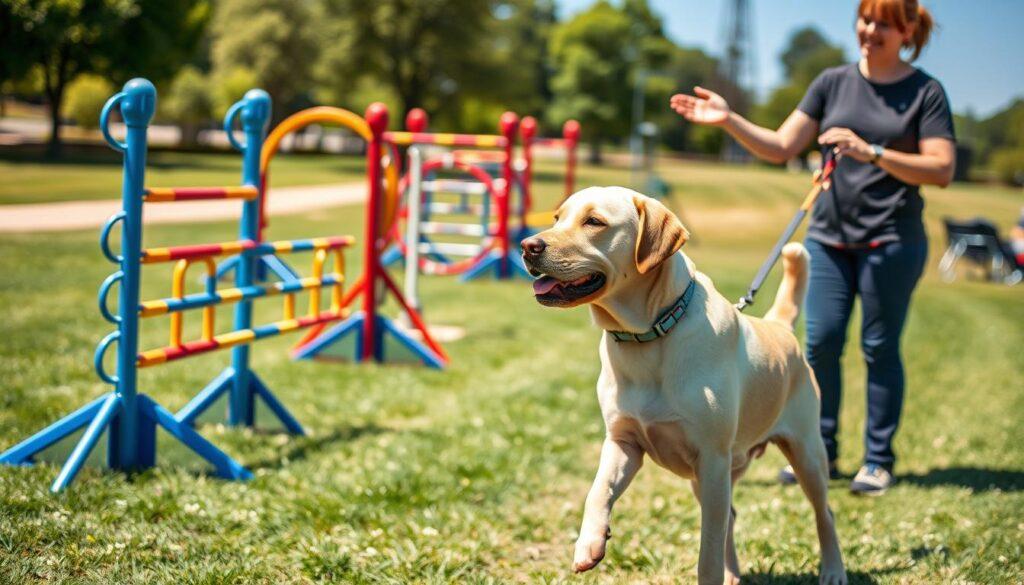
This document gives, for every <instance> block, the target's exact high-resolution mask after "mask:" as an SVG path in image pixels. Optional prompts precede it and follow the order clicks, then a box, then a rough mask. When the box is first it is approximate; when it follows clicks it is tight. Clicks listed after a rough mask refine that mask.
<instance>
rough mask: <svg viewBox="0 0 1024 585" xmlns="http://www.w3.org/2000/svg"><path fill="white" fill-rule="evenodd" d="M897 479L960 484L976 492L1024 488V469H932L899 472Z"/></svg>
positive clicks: (918, 483)
mask: <svg viewBox="0 0 1024 585" xmlns="http://www.w3.org/2000/svg"><path fill="white" fill-rule="evenodd" d="M896 479H897V481H900V482H906V483H908V484H911V485H916V486H921V487H939V486H959V487H965V488H969V489H971V490H973V491H976V492H986V491H991V490H1002V491H1006V492H1018V491H1021V490H1024V471H1018V470H1014V469H987V468H984V467H949V468H947V469H931V470H929V471H927V472H926V473H923V474H898V475H897V476H896Z"/></svg>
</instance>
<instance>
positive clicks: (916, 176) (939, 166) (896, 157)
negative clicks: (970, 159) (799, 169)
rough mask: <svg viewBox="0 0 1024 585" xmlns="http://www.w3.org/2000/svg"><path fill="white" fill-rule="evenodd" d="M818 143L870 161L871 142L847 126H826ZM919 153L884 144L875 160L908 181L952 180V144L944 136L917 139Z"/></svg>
mask: <svg viewBox="0 0 1024 585" xmlns="http://www.w3.org/2000/svg"><path fill="white" fill-rule="evenodd" d="M818 143H819V144H834V145H835V153H836V154H837V155H838V156H849V157H851V158H854V159H856V160H859V161H860V162H871V159H872V158H874V152H873V151H872V150H871V145H870V144H868V143H867V142H866V141H865V140H864V139H863V138H861V137H860V136H857V135H856V134H855V133H854V132H853V131H852V130H850V129H849V128H830V129H828V130H826V131H825V132H824V133H823V134H822V135H821V136H819V137H818ZM918 150H920V151H921V152H920V154H914V153H910V152H900V151H898V150H892V149H889V148H886V149H885V150H884V151H883V152H882V156H881V158H880V159H878V161H877V162H876V164H877V165H878V166H879V167H881V168H882V170H884V171H885V172H887V173H889V174H890V175H892V176H894V177H896V178H897V179H899V180H901V181H903V182H904V183H909V184H911V185H937V186H939V187H946V186H948V185H949V183H950V182H951V181H952V180H953V170H954V168H955V167H956V148H955V147H954V146H953V141H952V140H949V139H948V138H923V139H921V140H920V141H919V142H918Z"/></svg>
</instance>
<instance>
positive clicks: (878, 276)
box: [805, 240, 928, 469]
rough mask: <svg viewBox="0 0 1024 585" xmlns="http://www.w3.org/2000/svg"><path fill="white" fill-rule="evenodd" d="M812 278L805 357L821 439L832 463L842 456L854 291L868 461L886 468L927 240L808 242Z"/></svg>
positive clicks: (896, 423) (890, 462) (899, 407)
mask: <svg viewBox="0 0 1024 585" xmlns="http://www.w3.org/2000/svg"><path fill="white" fill-rule="evenodd" d="M805 245H806V246H807V250H808V251H809V252H810V253H811V276H810V282H809V284H808V290H807V302H806V305H807V361H808V362H810V364H811V367H812V368H813V369H814V375H815V377H816V378H817V380H818V386H819V387H820V388H821V436H822V438H823V439H824V440H825V448H826V450H827V451H828V457H829V460H830V461H832V460H835V459H836V457H837V456H838V453H839V448H838V444H837V442H836V432H837V431H838V430H839V404H840V401H841V398H842V368H841V366H840V358H841V357H842V355H843V346H844V345H846V328H847V324H848V323H849V321H850V313H851V312H852V310H853V301H854V298H855V297H857V296H859V297H860V302H861V311H862V313H863V320H862V322H861V351H862V352H863V354H864V361H865V363H866V364H867V370H868V379H867V401H868V407H867V428H866V429H865V437H864V442H865V456H864V460H865V462H866V463H877V464H879V465H883V466H885V467H887V468H889V469H891V468H892V465H893V463H894V461H895V459H896V457H895V455H894V454H893V450H892V439H893V435H895V433H896V428H897V427H898V426H899V422H900V412H901V411H902V409H903V385H904V378H903V362H902V360H901V358H900V334H901V333H902V332H903V323H904V321H905V320H906V316H907V309H908V308H909V306H910V294H911V292H913V290H914V286H915V285H916V284H917V281H918V279H919V278H920V277H921V273H922V272H923V271H924V266H925V260H926V258H927V256H928V243H927V242H926V241H924V240H920V241H911V242H892V243H889V244H884V245H882V246H879V247H877V248H870V249H859V250H844V249H838V248H833V247H831V246H828V245H825V244H822V243H820V242H816V241H814V240H807V241H806V242H805Z"/></svg>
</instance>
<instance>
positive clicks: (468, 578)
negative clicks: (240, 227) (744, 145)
mask: <svg viewBox="0 0 1024 585" xmlns="http://www.w3.org/2000/svg"><path fill="white" fill-rule="evenodd" d="M553 171H554V167H553V166H551V167H550V168H546V170H545V172H543V173H539V176H540V178H541V179H543V182H542V186H543V189H542V190H541V194H540V196H539V199H540V200H541V201H543V202H550V201H552V200H553V199H555V198H556V196H557V192H558V186H557V183H556V182H557V176H556V175H555V174H554V173H553ZM663 173H664V175H665V176H666V178H667V179H668V180H669V182H670V183H672V184H673V186H674V187H675V188H676V194H675V200H674V202H673V204H674V206H675V207H676V208H677V209H681V210H682V212H683V217H684V218H685V219H686V220H687V222H688V224H689V225H690V227H691V228H693V230H694V234H695V235H696V240H695V241H693V242H691V243H690V244H688V245H687V247H686V248H685V250H686V252H687V253H688V254H689V255H690V256H691V257H692V258H693V259H694V260H695V261H696V263H697V266H698V267H699V268H700V269H701V270H703V271H704V272H706V273H708V274H709V275H710V276H711V277H712V278H713V279H714V280H715V282H716V285H717V287H718V288H719V290H721V291H722V292H723V293H724V294H726V296H728V297H729V298H737V297H738V296H739V294H740V293H741V292H742V291H743V290H744V288H745V286H746V284H747V283H748V281H749V279H750V278H751V277H752V275H753V274H754V272H755V271H756V268H757V266H758V264H759V262H760V261H761V260H762V258H763V257H764V255H765V254H766V253H767V250H768V248H769V247H770V245H771V243H772V240H773V237H774V236H775V235H776V234H777V233H778V232H779V231H780V230H781V229H782V227H783V226H784V225H785V222H786V220H787V219H788V217H789V215H790V214H791V213H792V211H793V208H794V207H795V206H796V205H797V204H798V202H799V201H800V199H801V197H802V195H803V193H804V192H805V191H806V188H807V177H806V176H803V175H790V174H787V173H784V172H781V171H776V170H771V169H760V168H753V169H748V168H737V167H728V166H720V165H698V164H693V163H673V164H671V165H668V164H666V165H663ZM626 177H627V174H626V173H625V171H623V170H619V169H614V168H610V167H606V168H594V167H587V168H584V169H583V171H582V172H581V178H580V183H581V185H587V184H614V183H623V182H625V181H626ZM928 199H929V212H928V214H929V215H928V220H929V229H930V232H931V234H932V241H933V248H932V255H931V257H930V259H929V269H928V272H927V275H926V277H925V279H924V281H923V282H922V284H921V286H920V289H919V291H918V293H917V295H916V297H915V303H914V306H913V310H912V312H911V316H910V320H909V323H908V327H907V331H906V334H905V337H904V355H905V359H906V367H907V372H908V374H907V375H908V379H909V389H908V394H907V403H906V411H905V417H904V422H903V428H902V430H901V432H900V434H899V437H898V440H897V444H896V448H897V451H898V453H899V455H900V457H901V459H900V463H899V467H898V470H897V471H898V475H899V479H900V482H899V484H897V486H896V487H894V488H893V490H892V491H891V492H890V493H889V494H888V495H886V496H885V497H883V498H880V499H858V498H854V497H852V496H851V495H849V494H848V493H847V492H846V490H845V487H846V483H847V481H848V478H847V479H844V480H842V481H834V482H832V484H831V485H832V505H833V508H834V510H835V513H836V517H837V520H838V527H839V534H840V538H841V541H842V545H843V551H844V553H845V558H846V563H847V568H848V570H849V572H850V574H851V577H852V579H851V582H853V583H922V584H924V583H953V582H957V583H1014V582H1019V581H1020V580H1021V579H1024V566H1022V561H1021V559H1022V556H1024V551H1022V545H1021V543H1022V542H1024V513H1022V510H1024V491H1022V490H1024V455H1022V452H1021V445H1022V444H1024V430H1022V426H1021V425H1020V419H1021V415H1022V414H1024V393H1022V392H1021V389H1022V388H1021V378H1020V377H1021V372H1024V354H1022V352H1021V351H1020V348H1021V347H1022V346H1024V328H1022V327H1021V324H1022V323H1024V303H1022V302H1021V291H1022V289H1021V288H1020V287H1017V288H1005V287H1002V286H997V285H992V284H987V283H981V282H969V281H963V280H961V281H957V282H956V283H953V284H946V283H943V282H941V281H940V280H939V278H938V276H937V274H936V270H935V265H936V263H937V261H938V256H939V253H940V251H941V248H942V242H941V241H940V240H941V237H940V233H939V231H938V226H937V223H936V222H937V221H938V218H939V217H940V216H941V214H945V213H949V214H955V215H958V216H973V215H985V216H989V217H993V218H996V219H998V221H999V223H1000V225H1001V226H1003V227H1005V226H1006V225H1007V224H1008V223H1009V222H1012V218H1013V217H1014V215H1015V213H1016V211H1017V208H1018V206H1019V205H1020V195H1019V193H1018V192H1013V191H1009V190H997V189H984V188H975V187H961V186H956V187H954V188H951V189H948V190H945V191H940V190H931V191H930V192H929V193H928ZM360 226H361V214H360V211H359V208H357V207H346V208H339V209H337V210H336V211H334V212H331V213H323V212H321V213H318V214H309V215H306V216H294V217H279V218H275V220H274V223H273V227H272V232H273V233H272V234H271V237H273V238H288V237H299V236H311V235H331V234H333V233H354V234H356V235H358V236H360V239H361V234H360V233H359V230H360ZM234 231H235V228H234V226H233V225H231V224H228V223H210V224H200V225H195V226H188V227H183V226H154V227H152V228H151V229H147V232H146V242H147V245H150V246H155V245H160V244H180V243H187V242H204V241H222V240H224V239H227V238H229V237H231V235H232V234H233V233H234ZM95 240H96V234H95V233H94V232H91V231H89V232H71V233H63V234H46V235H42V234H40V235H18V236H2V237H0V268H2V269H3V273H4V275H5V277H4V279H3V280H2V281H0V320H2V322H3V323H4V335H3V336H2V339H0V379H2V380H4V383H5V388H4V392H3V393H2V394H0V401H2V402H0V446H2V447H6V446H9V445H11V444H13V443H14V442H15V441H17V440H19V439H21V438H23V437H25V436H26V435H28V434H29V433H31V432H34V431H35V430H37V429H39V428H40V427H42V426H43V425H45V424H47V423H48V422H51V421H52V420H54V419H55V418H56V417H58V416H60V415H61V414H62V413H65V412H68V411H69V410H71V409H73V408H75V407H77V406H78V405H81V404H83V403H84V402H86V401H87V400H90V399H91V398H93V397H95V396H97V395H99V394H100V393H102V392H103V391H105V390H106V388H105V387H104V385H103V384H101V383H100V382H99V381H98V380H97V378H96V376H95V374H94V373H93V371H92V366H91V363H92V359H91V358H92V351H93V348H94V347H95V343H96V342H97V341H98V340H99V339H100V337H102V335H104V334H105V333H106V332H107V331H109V329H110V326H109V324H107V323H105V322H104V321H103V320H102V319H101V318H100V316H99V314H98V311H97V310H96V305H95V291H96V287H97V285H98V284H99V283H100V281H101V280H102V278H103V277H105V276H106V274H107V273H109V272H110V271H111V270H112V267H111V266H110V265H109V264H107V263H106V262H105V261H104V260H102V258H101V256H100V254H99V253H98V251H97V250H96V249H95ZM349 258H350V266H351V267H352V269H353V271H355V270H356V269H357V267H358V264H359V261H358V254H357V253H356V252H355V251H353V253H351V254H349ZM292 260H293V261H294V263H295V265H296V266H299V267H306V266H308V260H309V257H308V256H296V257H295V258H293V259H292ZM169 273H170V268H169V267H168V266H157V267H155V268H153V269H152V270H151V269H150V268H149V267H147V269H146V276H145V278H144V279H143V288H144V294H143V296H144V298H153V297H156V296H165V295H166V294H167V293H168V292H169V278H168V275H169ZM55 274H59V275H60V276H61V278H60V279H56V278H54V275H55ZM777 282H778V275H777V274H776V275H774V276H773V279H772V280H770V281H769V283H768V284H767V285H766V286H765V290H764V292H762V295H761V298H760V299H759V303H758V305H756V306H755V307H754V308H753V309H752V311H751V312H752V313H754V314H760V313H761V312H763V311H764V309H765V306H766V305H767V304H768V301H769V299H770V298H771V296H772V295H773V294H774V288H775V286H776V285H777ZM38 291H44V292H42V294H40V293H39V292H38ZM421 296H422V299H423V302H424V305H425V307H426V312H425V314H426V316H427V318H428V320H429V321H431V322H434V323H438V324H447V325H458V326H461V327H464V328H465V329H466V332H467V335H466V337H465V339H463V340H461V341H458V342H454V343H451V344H450V345H449V346H448V349H449V351H450V353H451V355H452V365H451V367H450V368H449V369H448V370H447V371H443V372H438V371H431V370H425V369H421V368H414V367H402V366H398V367H395V366H353V365H346V364H338V363H333V364H332V363H310V362H302V363H293V362H291V361H290V360H289V358H288V356H287V354H286V351H285V350H286V349H287V347H288V345H289V343H290V342H291V339H279V340H274V341H270V342H267V343H265V344H260V345H258V346H256V348H255V349H254V352H253V355H254V363H255V364H256V370H257V371H258V373H259V375H260V376H262V378H263V379H264V380H265V381H266V382H267V383H268V385H269V386H270V387H271V388H272V389H274V390H275V391H276V392H277V393H278V396H279V397H280V398H281V399H282V400H283V401H284V402H285V403H286V404H287V405H288V406H289V408H291V409H292V411H293V413H294V414H295V415H296V416H297V417H298V419H299V420H300V421H301V422H302V423H303V424H304V425H305V426H306V428H307V429H308V431H309V433H310V434H309V436H307V437H289V436H286V435H282V434H279V433H275V432H268V431H256V432H253V431H249V430H234V429H230V428H225V427H223V426H222V425H219V424H216V420H214V421H212V423H208V424H204V425H202V426H200V430H201V432H202V433H203V434H204V435H205V436H207V437H208V438H210V439H211V440H213V441H214V442H215V443H216V444H217V445H219V446H220V447H222V448H223V449H225V450H226V451H227V452H228V453H230V454H232V455H233V456H235V457H237V458H238V459H239V460H240V461H241V462H242V463H243V464H245V465H247V466H248V467H249V468H250V469H252V470H253V471H254V472H255V474H256V477H255V479H253V480H252V481H250V482H247V483H233V482H225V481H221V480H218V479H215V478H213V477H209V476H206V475H203V474H202V473H200V472H201V466H200V465H199V464H197V462H196V461H195V460H194V459H193V458H191V457H190V456H189V455H188V454H187V453H185V452H183V451H182V449H180V448H179V447H178V446H177V445H175V444H174V443H173V442H172V441H169V440H166V439H162V440H161V443H160V445H161V446H160V448H161V451H160V455H159V458H160V464H159V466H158V467H157V468H155V469H153V470H150V471H146V472H144V473H140V474H137V475H133V476H130V477H126V476H124V475H121V474H117V473H111V472H108V471H104V470H101V469H99V468H87V469H85V470H84V471H83V472H82V474H81V476H80V477H79V478H78V480H76V482H75V483H74V484H73V485H72V487H71V489H69V490H68V491H67V492H65V493H63V494H61V495H58V496H54V495H51V494H50V493H49V492H48V491H47V488H48V486H49V483H50V482H51V481H52V480H53V478H54V476H55V474H56V471H57V469H56V467H55V466H53V465H49V464H46V465H37V466H35V467H28V468H10V467H0V575H2V576H5V577H6V579H4V581H5V582H12V583H24V582H44V581H46V582H61V581H70V582H75V583H109V582H124V583H147V584H148V583H221V582H247V583H248V582H254V583H305V582H346V583H411V582H416V583H420V582H426V583H449V582H469V583H505V582H513V583H563V582H564V583H569V582H571V583H676V582H692V581H694V580H695V575H696V562H697V553H698V544H699V513H698V509H697V507H696V505H695V502H694V500H693V496H692V495H691V493H690V489H689V487H688V486H687V485H686V484H685V483H684V482H683V481H682V480H680V479H678V478H676V477H674V476H672V475H671V474H669V473H668V472H666V471H664V470H662V469H660V468H658V467H657V466H656V465H653V464H649V465H647V466H646V467H645V469H644V470H642V471H641V473H640V475H639V477H638V478H637V480H636V481H635V482H634V485H633V486H632V487H631V488H630V490H629V491H628V492H627V493H626V495H625V496H624V497H623V498H622V500H621V501H620V502H619V504H618V506H617V508H616V513H615V518H614V520H613V527H614V538H613V539H612V540H611V542H610V546H609V554H608V557H607V558H606V559H605V561H604V562H603V563H602V564H601V565H600V566H599V567H598V568H597V569H595V570H594V571H593V572H591V573H588V574H586V575H583V576H573V575H572V574H571V572H570V570H569V568H570V562H571V558H572V545H573V541H574V538H575V533H576V530H577V529H578V526H579V521H580V513H581V508H582V503H583V499H584V497H585V494H586V491H587V489H588V488H589V484H590V481H591V479H592V477H593V473H594V471H595V469H596V466H597V459H598V453H599V448H600V441H601V437H602V432H603V429H602V423H601V418H600V414H599V410H598V406H597V402H596V399H595V397H594V390H593V388H594V384H595V381H596V377H597V373H598V358H597V355H596V351H595V350H596V343H597V340H598V337H599V332H598V331H597V330H595V329H594V328H593V327H592V326H591V325H590V323H589V317H588V314H587V312H586V310H585V309H574V310H569V311H559V310H554V309H546V308H543V307H540V306H539V305H537V304H536V303H535V302H534V301H533V299H532V297H531V291H530V288H529V286H528V285H527V284H526V283H525V282H518V283H510V282H489V281H481V282H474V283H472V284H459V283H458V282H457V281H455V280H453V279H435V278H427V279H424V281H423V283H422V295H421ZM278 302H280V301H279V300H265V301H261V302H259V307H260V308H259V310H258V311H257V314H258V316H259V318H261V319H263V320H270V319H273V318H275V317H276V315H277V314H278V313H277V311H278V308H279V305H278V304H277V303H278ZM303 306H304V302H303V300H302V299H301V297H300V302H299V307H300V308H301V307H303ZM388 309H390V310H391V311H393V307H388ZM229 322H230V320H229V319H228V316H227V314H220V315H219V319H218V323H219V324H220V325H219V329H220V330H224V329H223V328H224V327H225V326H227V325H228V324H229ZM855 322H856V321H855ZM165 323H166V321H165V320H163V319H153V320H147V321H145V322H144V324H143V336H142V337H143V339H142V344H143V346H144V347H152V346H155V345H158V344H162V343H164V342H165V336H166V325H165ZM186 323H187V327H188V331H190V332H192V333H193V334H195V332H196V330H197V329H198V315H192V316H190V318H188V319H186ZM850 337H851V339H850V346H849V350H848V351H847V354H846V357H845V362H844V366H845V370H844V379H845V382H846V384H847V386H846V387H847V400H846V402H845V408H844V410H843V419H842V423H843V426H842V431H841V437H842V451H841V459H840V468H841V469H842V470H843V471H844V472H847V473H850V472H853V471H854V470H855V468H856V466H857V465H858V463H859V456H860V455H861V444H862V441H861V432H860V430H861V425H862V424H863V420H864V398H863V397H864V390H863V386H864V368H863V365H862V363H861V360H860V356H859V351H858V350H857V347H858V343H857V338H858V335H857V331H856V328H852V329H851V334H850ZM227 357H228V356H227V353H226V352H220V353H218V354H214V355H208V356H203V357H200V358H197V359H194V360H190V361H189V362H188V363H187V364H184V363H178V364H171V365H167V366H163V367H159V368H156V369H152V370H146V371H143V372H142V374H141V376H140V386H141V389H142V390H143V391H144V392H146V393H148V394H149V395H151V396H152V397H154V398H155V399H156V400H158V401H159V402H160V403H162V404H164V405H165V406H167V407H169V408H171V409H172V410H173V409H176V408H179V407H180V406H182V405H183V404H184V403H185V402H186V401H187V400H188V399H189V398H190V397H191V396H192V395H193V394H194V393H195V392H196V391H198V389H199V388H200V387H201V386H202V385H203V384H205V382H206V381H208V379H209V378H211V377H212V376H214V375H216V374H217V373H218V372H219V371H220V369H221V368H222V367H223V365H224V364H225V363H226V360H227ZM61 447H63V448H64V450H65V454H66V451H67V449H68V445H62V446H61ZM56 450H57V451H59V450H60V447H58V448H57V449H56ZM60 455H61V454H60V453H54V454H52V455H49V456H47V457H45V459H46V460H47V461H51V462H59V461H61V460H62V459H61V457H60ZM97 459H98V456H97ZM782 463H783V460H782V457H781V455H780V454H779V453H778V451H777V450H775V449H771V450H769V452H768V454H767V455H766V456H765V458H764V460H762V461H759V462H757V463H755V464H754V465H753V466H752V468H751V470H750V472H749V474H748V476H747V477H746V478H745V480H744V481H742V482H741V483H740V485H739V486H738V488H737V490H736V496H735V503H736V508H737V510H738V513H739V519H738V525H737V545H738V547H739V552H740V561H741V566H742V567H743V569H744V572H745V573H746V574H747V579H746V580H745V582H748V583H815V582H816V577H815V573H816V565H817V552H816V551H817V545H816V538H815V535H814V527H813V520H812V517H811V511H810V508H809V506H808V504H807V503H806V501H805V500H804V498H803V496H802V495H801V493H800V492H799V490H798V489H792V488H783V487H780V486H778V485H776V484H775V483H774V481H773V478H774V475H775V472H776V470H777V469H778V467H779V466H780V465H782Z"/></svg>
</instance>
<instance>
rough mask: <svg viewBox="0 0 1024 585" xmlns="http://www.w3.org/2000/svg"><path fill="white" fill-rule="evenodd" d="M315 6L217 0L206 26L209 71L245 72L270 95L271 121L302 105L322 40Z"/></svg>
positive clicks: (302, 1) (294, 0)
mask: <svg viewBox="0 0 1024 585" xmlns="http://www.w3.org/2000/svg"><path fill="white" fill-rule="evenodd" d="M317 10H318V8H317V6H316V5H315V4H314V3H311V2H308V1H307V0H221V1H220V2H218V3H217V6H216V9H215V10H214V13H213V20H212V22H211V27H210V28H211V31H210V32H211V37H212V48H211V53H212V62H213V67H212V77H213V78H214V79H219V78H221V77H224V76H228V75H233V74H235V73H234V72H236V71H238V70H245V71H248V72H250V73H251V74H252V76H253V77H254V79H255V83H256V85H258V86H260V87H261V88H263V89H264V90H266V91H267V93H269V94H270V97H271V98H272V99H273V101H274V109H273V119H274V120H275V121H276V120H281V119H282V118H284V117H285V116H286V115H287V114H288V113H290V112H291V111H293V110H294V109H297V108H298V107H302V106H305V105H307V104H306V103H302V102H303V99H304V98H305V97H306V96H308V95H309V94H310V92H311V91H312V85H313V68H314V66H315V64H316V61H317V60H318V59H319V57H320V44H321V42H322V41H326V39H321V37H320V34H319V32H318V26H319V23H320V18H319V14H318V12H317ZM239 97H240V96H239Z"/></svg>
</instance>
